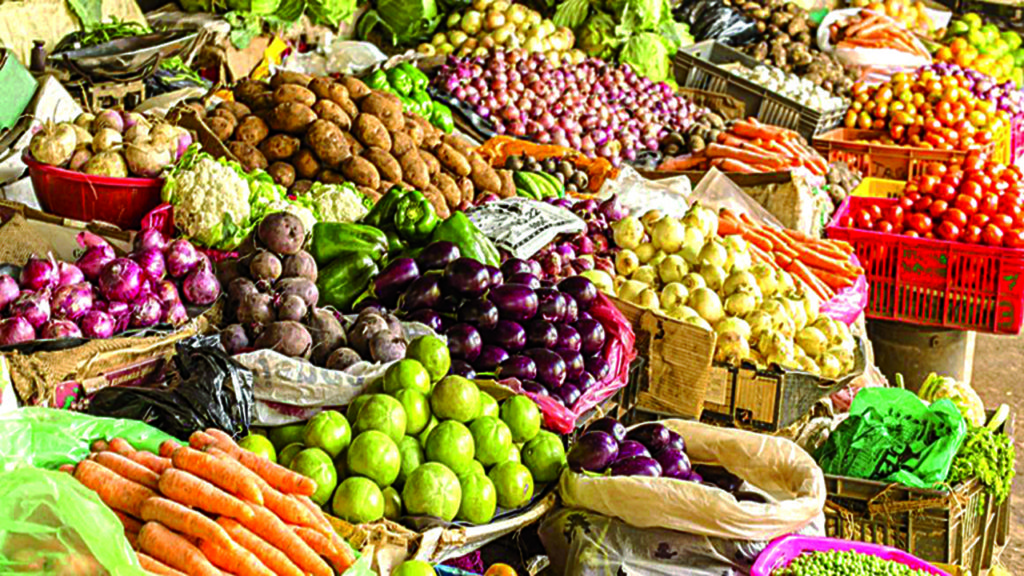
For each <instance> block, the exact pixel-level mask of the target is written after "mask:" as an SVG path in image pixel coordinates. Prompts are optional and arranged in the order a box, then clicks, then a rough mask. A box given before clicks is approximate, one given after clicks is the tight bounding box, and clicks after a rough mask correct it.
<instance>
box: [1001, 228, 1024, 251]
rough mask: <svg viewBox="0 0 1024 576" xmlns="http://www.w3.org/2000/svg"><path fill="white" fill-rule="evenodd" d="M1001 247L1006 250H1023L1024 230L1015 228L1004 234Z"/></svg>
mask: <svg viewBox="0 0 1024 576" xmlns="http://www.w3.org/2000/svg"><path fill="white" fill-rule="evenodd" d="M1003 245H1004V246H1006V247H1007V248H1024V228H1017V229H1016V230H1011V231H1009V232H1007V233H1006V237H1005V238H1003Z"/></svg>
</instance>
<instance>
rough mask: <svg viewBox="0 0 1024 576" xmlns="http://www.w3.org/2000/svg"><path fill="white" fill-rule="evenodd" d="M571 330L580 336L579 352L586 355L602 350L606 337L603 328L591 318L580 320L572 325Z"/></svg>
mask: <svg viewBox="0 0 1024 576" xmlns="http://www.w3.org/2000/svg"><path fill="white" fill-rule="evenodd" d="M584 314H586V312H584ZM588 316H589V314H588ZM573 328H575V329H576V332H577V333H579V335H580V352H583V353H584V354H588V355H589V354H597V353H598V352H600V351H601V349H603V348H604V341H605V338H606V337H607V336H606V334H605V331H604V326H602V325H601V323H600V322H598V321H597V320H594V319H593V318H580V319H579V320H577V321H576V323H575V324H573Z"/></svg>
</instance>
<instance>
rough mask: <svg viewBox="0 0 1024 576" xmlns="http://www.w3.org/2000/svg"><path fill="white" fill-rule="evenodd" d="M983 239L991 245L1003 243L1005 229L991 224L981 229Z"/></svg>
mask: <svg viewBox="0 0 1024 576" xmlns="http://www.w3.org/2000/svg"><path fill="white" fill-rule="evenodd" d="M981 241H982V242H984V243H985V244H988V245H989V246H1002V245H1003V231H1002V230H1001V229H999V227H998V226H996V225H994V224H989V225H987V226H985V228H984V229H983V230H982V231H981Z"/></svg>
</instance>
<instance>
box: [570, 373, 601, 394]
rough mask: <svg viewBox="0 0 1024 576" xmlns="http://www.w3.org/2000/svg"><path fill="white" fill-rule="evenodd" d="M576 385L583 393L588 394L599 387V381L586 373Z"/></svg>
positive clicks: (577, 380)
mask: <svg viewBox="0 0 1024 576" xmlns="http://www.w3.org/2000/svg"><path fill="white" fill-rule="evenodd" d="M574 384H576V387H577V388H579V389H580V392H581V393H583V394H586V393H587V391H588V390H590V389H591V388H593V387H594V386H597V380H595V379H594V377H593V376H591V375H590V372H584V373H583V374H580V376H579V378H577V379H576V382H574Z"/></svg>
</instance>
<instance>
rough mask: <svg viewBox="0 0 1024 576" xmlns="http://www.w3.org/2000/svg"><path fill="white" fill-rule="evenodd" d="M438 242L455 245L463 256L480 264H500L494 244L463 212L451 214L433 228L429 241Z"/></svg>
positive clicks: (499, 257)
mask: <svg viewBox="0 0 1024 576" xmlns="http://www.w3.org/2000/svg"><path fill="white" fill-rule="evenodd" d="M439 240H445V241H448V242H451V243H452V244H455V245H456V246H458V247H459V252H461V253H462V255H463V256H465V257H466V258H473V259H474V260H476V261H478V262H480V263H482V264H487V265H488V266H498V265H499V264H500V263H501V256H500V255H499V254H498V249H497V248H496V247H495V246H494V243H493V242H491V239H490V238H488V237H487V236H485V235H484V233H483V232H481V231H480V229H479V228H477V227H476V224H473V222H471V221H470V220H469V218H468V217H466V214H465V213H463V212H455V213H453V214H452V215H451V216H450V217H449V218H448V219H447V220H445V221H444V222H442V223H440V224H439V225H438V226H437V228H434V233H433V234H431V236H430V241H431V242H437V241H439Z"/></svg>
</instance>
